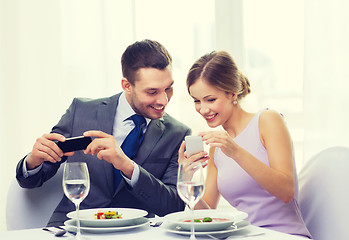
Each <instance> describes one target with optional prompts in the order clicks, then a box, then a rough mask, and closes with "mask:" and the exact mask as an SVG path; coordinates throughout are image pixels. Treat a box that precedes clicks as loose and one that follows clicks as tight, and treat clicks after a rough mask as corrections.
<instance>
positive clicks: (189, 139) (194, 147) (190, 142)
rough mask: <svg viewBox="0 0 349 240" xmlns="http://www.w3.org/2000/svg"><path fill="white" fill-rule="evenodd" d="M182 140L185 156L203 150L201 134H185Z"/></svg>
mask: <svg viewBox="0 0 349 240" xmlns="http://www.w3.org/2000/svg"><path fill="white" fill-rule="evenodd" d="M184 140H185V145H186V151H187V157H190V156H191V155H193V154H195V153H198V152H201V151H204V143H203V141H202V137H201V136H186V137H185V138H184Z"/></svg>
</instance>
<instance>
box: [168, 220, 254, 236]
mask: <svg viewBox="0 0 349 240" xmlns="http://www.w3.org/2000/svg"><path fill="white" fill-rule="evenodd" d="M249 225H250V223H249V222H248V221H245V220H240V221H238V222H236V223H234V225H232V226H230V227H228V228H226V229H224V230H220V231H205V232H197V231H195V235H196V236H203V235H213V236H217V235H220V236H222V235H225V236H226V235H227V234H230V233H233V232H236V231H240V230H243V229H245V228H246V227H248V226H249ZM161 227H162V228H163V229H165V230H166V231H168V232H171V233H176V234H180V235H190V234H191V232H190V231H187V230H184V229H182V228H181V227H180V226H178V225H176V224H175V223H169V222H166V223H164V224H162V225H161Z"/></svg>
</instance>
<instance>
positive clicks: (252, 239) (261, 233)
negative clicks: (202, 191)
mask: <svg viewBox="0 0 349 240" xmlns="http://www.w3.org/2000/svg"><path fill="white" fill-rule="evenodd" d="M163 220H164V219H163V218H161V217H157V218H151V219H149V221H148V223H147V224H145V225H143V226H141V227H139V228H135V229H126V230H123V231H115V232H108V233H91V232H84V231H82V236H84V237H85V239H90V240H94V239H96V240H98V239H103V240H108V239H114V240H115V239H122V240H128V239H130V240H137V239H142V240H153V239H154V240H155V239H156V240H158V239H161V240H166V239H168V240H173V239H189V237H190V236H189V235H182V234H177V233H173V232H169V231H168V230H167V229H166V228H164V227H163V225H164V224H162V223H163ZM62 227H63V228H64V227H65V226H62ZM50 229H52V230H53V231H58V230H59V229H56V228H50ZM73 237H74V234H72V233H70V232H67V233H66V234H64V235H63V236H60V237H57V236H55V235H54V234H52V232H49V231H44V230H43V229H42V228H34V229H23V230H11V231H3V232H0V239H3V240H23V239H35V240H50V239H56V240H59V239H62V240H64V239H67V240H68V239H72V238H73ZM196 238H197V239H198V240H200V239H211V240H212V239H246V240H273V239H275V240H283V239H285V240H301V239H303V240H304V239H306V238H304V237H301V236H296V235H290V234H285V233H282V232H278V231H274V230H270V229H267V228H261V227H257V226H254V225H248V226H247V227H245V228H244V229H241V230H239V231H236V232H233V233H231V234H229V235H228V236H217V235H210V234H207V235H199V236H196Z"/></svg>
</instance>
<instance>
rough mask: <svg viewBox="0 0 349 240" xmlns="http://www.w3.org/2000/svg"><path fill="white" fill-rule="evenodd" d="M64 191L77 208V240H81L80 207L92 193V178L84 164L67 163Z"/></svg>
mask: <svg viewBox="0 0 349 240" xmlns="http://www.w3.org/2000/svg"><path fill="white" fill-rule="evenodd" d="M62 184H63V190H64V194H65V195H66V196H67V198H69V199H70V201H72V202H73V203H74V204H75V208H76V225H77V230H76V237H75V238H76V239H81V233H80V219H79V206H80V203H81V202H82V201H83V200H84V199H85V198H86V196H87V195H88V192H89V191H90V176H89V173H88V168H87V164H86V163H84V162H66V163H65V166H64V171H63V182H62Z"/></svg>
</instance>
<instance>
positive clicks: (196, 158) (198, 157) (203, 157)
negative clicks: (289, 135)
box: [178, 141, 210, 167]
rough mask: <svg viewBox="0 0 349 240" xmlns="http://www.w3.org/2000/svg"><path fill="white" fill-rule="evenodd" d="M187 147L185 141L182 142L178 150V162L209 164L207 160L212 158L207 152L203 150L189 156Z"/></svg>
mask: <svg viewBox="0 0 349 240" xmlns="http://www.w3.org/2000/svg"><path fill="white" fill-rule="evenodd" d="M184 149H185V141H183V142H182V144H181V146H180V148H179V150H178V163H179V164H181V163H184V162H201V164H202V166H203V167H205V166H207V160H208V159H209V158H210V157H209V155H208V154H207V152H205V151H201V152H199V153H196V154H193V155H191V156H190V157H189V158H188V157H187V152H186V151H184Z"/></svg>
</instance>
